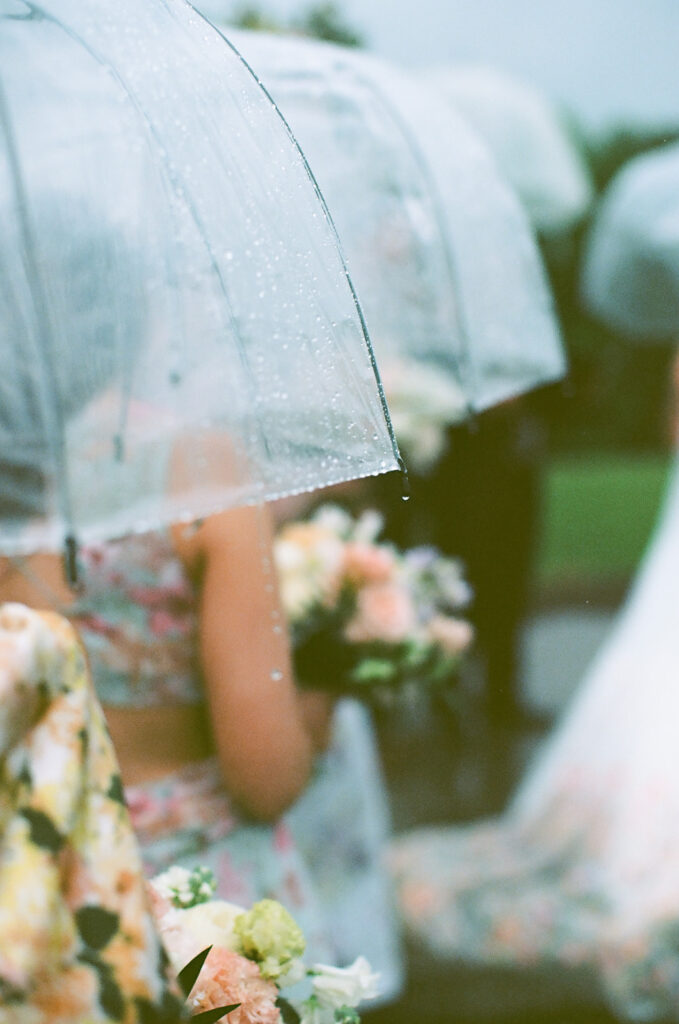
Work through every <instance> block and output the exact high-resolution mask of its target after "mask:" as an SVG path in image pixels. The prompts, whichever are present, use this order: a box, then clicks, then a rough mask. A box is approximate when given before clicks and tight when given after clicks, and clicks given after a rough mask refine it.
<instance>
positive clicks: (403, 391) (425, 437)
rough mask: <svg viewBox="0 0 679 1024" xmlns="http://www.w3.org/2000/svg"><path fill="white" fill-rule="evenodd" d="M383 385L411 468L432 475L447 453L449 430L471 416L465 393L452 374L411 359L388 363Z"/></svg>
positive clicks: (400, 441)
mask: <svg viewBox="0 0 679 1024" xmlns="http://www.w3.org/2000/svg"><path fill="white" fill-rule="evenodd" d="M382 384H383V386H384V392H385V394H386V396H387V401H388V403H389V412H390V413H391V419H392V423H393V426H394V433H395V434H396V439H397V440H398V443H399V447H400V448H401V450H402V452H403V455H404V457H405V460H406V463H407V465H408V466H409V468H410V469H412V470H413V471H414V472H415V473H420V474H425V473H428V472H429V471H430V470H431V469H432V468H433V466H434V465H435V463H436V462H437V461H438V460H439V458H440V457H441V455H442V454H443V452H444V451H445V448H446V444H447V431H448V428H449V427H452V426H455V424H457V423H461V422H462V421H463V420H464V419H466V417H467V416H468V415H469V405H468V403H467V400H466V398H465V395H464V392H463V391H462V389H461V387H460V386H459V384H457V383H456V382H455V381H454V380H453V378H452V376H451V375H450V374H449V373H446V372H443V371H441V370H440V369H438V368H436V367H434V366H431V367H427V366H424V365H423V364H422V363H420V362H414V361H413V360H407V359H392V360H390V361H388V362H386V363H385V364H384V365H383V367H382Z"/></svg>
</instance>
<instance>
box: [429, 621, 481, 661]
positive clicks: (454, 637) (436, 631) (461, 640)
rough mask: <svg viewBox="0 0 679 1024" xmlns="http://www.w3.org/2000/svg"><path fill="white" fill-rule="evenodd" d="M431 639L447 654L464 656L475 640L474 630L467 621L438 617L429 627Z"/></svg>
mask: <svg viewBox="0 0 679 1024" xmlns="http://www.w3.org/2000/svg"><path fill="white" fill-rule="evenodd" d="M427 632H428V633H429V637H430V639H431V640H433V641H434V643H436V644H438V645H439V647H441V648H443V650H444V651H445V652H446V654H462V653H463V652H464V651H466V650H467V648H468V647H469V645H470V644H471V642H472V640H473V639H474V629H473V627H472V626H471V625H470V623H468V622H467V621H466V619H454V618H452V617H450V616H447V615H437V616H436V617H435V618H433V619H432V620H431V622H430V623H429V625H428V627H427Z"/></svg>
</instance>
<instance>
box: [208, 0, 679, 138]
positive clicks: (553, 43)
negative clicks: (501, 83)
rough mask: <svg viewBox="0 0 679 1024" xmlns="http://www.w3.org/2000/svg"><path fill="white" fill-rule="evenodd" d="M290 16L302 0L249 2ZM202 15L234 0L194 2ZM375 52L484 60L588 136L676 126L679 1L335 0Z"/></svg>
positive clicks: (426, 59)
mask: <svg viewBox="0 0 679 1024" xmlns="http://www.w3.org/2000/svg"><path fill="white" fill-rule="evenodd" d="M255 2H258V3H259V6H260V7H261V8H262V9H263V10H266V11H268V12H271V13H272V14H278V15H282V16H283V17H289V16H290V15H292V14H295V13H297V12H299V10H300V9H301V8H303V7H305V6H308V3H309V2H311V0H306V2H305V0H255ZM201 3H202V9H203V10H204V12H205V13H206V14H207V15H208V16H212V17H217V16H218V15H219V14H221V13H223V12H224V13H226V14H228V12H229V11H233V10H234V8H235V7H237V6H239V3H238V2H237V0H199V4H201ZM337 3H338V6H339V7H340V9H341V10H342V12H343V13H344V14H345V15H346V19H347V20H348V21H349V22H350V23H351V25H352V26H354V27H356V28H357V29H359V30H361V31H362V32H363V33H364V35H365V37H366V39H367V40H368V43H369V46H370V48H371V49H372V50H374V51H375V52H376V53H379V54H380V55H382V56H384V57H388V58H390V59H393V60H395V61H397V62H399V63H401V64H405V65H408V66H411V67H414V68H426V67H436V66H440V65H445V64H447V63H450V62H460V61H465V62H469V61H472V62H484V63H490V64H492V65H494V66H496V67H499V68H501V69H503V70H505V71H509V72H513V73H514V74H516V75H518V76H520V77H522V78H523V79H524V80H527V81H529V82H531V83H532V84H534V85H537V86H538V87H540V88H541V89H543V90H544V91H545V92H547V93H548V94H549V95H551V96H552V97H554V98H555V99H557V100H559V101H561V102H562V103H564V104H565V105H566V106H568V107H569V108H571V109H572V110H573V111H574V112H575V113H576V114H577V115H578V116H579V118H580V119H581V121H583V123H584V124H585V126H586V127H588V128H589V129H590V130H592V131H600V130H603V131H606V130H608V129H610V128H611V127H616V126H618V125H625V126H627V125H630V124H632V125H634V124H639V125H642V126H644V125H647V124H650V125H652V126H653V127H664V126H665V125H676V124H678V123H679V0H337Z"/></svg>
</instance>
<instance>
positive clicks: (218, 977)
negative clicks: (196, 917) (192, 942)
mask: <svg viewBox="0 0 679 1024" xmlns="http://www.w3.org/2000/svg"><path fill="white" fill-rule="evenodd" d="M277 996H278V989H277V988H276V986H275V985H274V983H273V982H271V981H267V980H266V979H265V978H263V977H262V975H261V973H260V970H259V967H258V966H257V964H255V963H253V961H252V960H247V959H246V958H245V957H244V956H240V955H239V954H238V953H232V952H231V950H229V949H223V948H222V947H220V946H213V947H212V949H211V950H210V952H209V954H208V957H207V960H206V961H205V965H204V967H203V969H202V971H201V972H200V975H199V977H198V981H197V982H196V984H195V985H194V988H193V991H192V992H191V995H190V996H189V1003H190V1005H191V1009H192V1010H193V1011H194V1012H202V1011H204V1010H212V1009H214V1008H216V1007H217V1006H229V1005H232V1004H233V1003H240V1006H239V1008H238V1009H237V1010H234V1011H233V1013H231V1014H230V1015H229V1018H228V1020H229V1024H279V1022H280V1020H281V1015H280V1011H279V1009H278V1008H277V1006H276V998H277Z"/></svg>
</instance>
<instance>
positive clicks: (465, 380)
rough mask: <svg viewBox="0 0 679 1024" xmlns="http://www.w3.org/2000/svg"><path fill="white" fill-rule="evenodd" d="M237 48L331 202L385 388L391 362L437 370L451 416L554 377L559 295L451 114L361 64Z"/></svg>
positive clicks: (517, 214) (501, 186)
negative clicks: (447, 386) (454, 388)
mask: <svg viewBox="0 0 679 1024" xmlns="http://www.w3.org/2000/svg"><path fill="white" fill-rule="evenodd" d="M232 38H233V39H234V40H235V41H236V44H237V46H238V47H239V49H240V51H241V52H242V53H243V55H244V57H245V58H246V59H247V60H248V61H249V62H250V63H251V65H252V67H253V68H254V70H255V71H256V73H257V74H258V75H259V76H260V78H261V80H262V81H263V82H264V84H265V85H266V87H267V89H269V90H270V91H271V93H272V95H273V97H274V99H275V100H276V102H277V104H278V105H279V107H280V109H281V111H282V113H283V115H284V116H285V118H286V119H287V120H288V122H289V124H290V126H291V128H292V130H293V132H294V133H295V135H296V137H297V138H298V140H299V142H300V145H301V146H302V149H303V150H304V153H305V155H306V156H307V158H308V160H309V163H310V165H311V167H312V169H313V172H314V175H315V176H316V178H317V180H318V182H319V185H320V187H321V189H322V191H323V193H324V195H325V197H326V199H327V201H328V206H329V208H330V212H331V214H332V216H333V219H334V220H335V223H336V224H337V227H338V231H339V235H340V238H341V240H342V244H343V246H344V249H345V251H346V254H347V259H348V263H349V267H350V269H351V272H352V274H353V276H354V280H355V281H356V285H357V288H358V293H359V296H360V298H361V302H362V304H363V307H364V310H365V313H366V319H367V323H368V327H369V330H370V332H371V336H372V338H373V342H374V344H375V347H376V352H377V355H378V359H379V362H380V366H381V368H382V370H383V373H384V378H385V384H386V385H387V392H388V391H389V388H388V382H389V378H390V371H391V366H392V363H393V362H394V361H395V362H396V363H397V364H398V363H399V362H401V361H403V360H405V361H406V363H408V364H410V365H413V366H417V367H418V368H422V367H425V368H430V369H431V368H434V370H435V372H436V373H437V374H438V376H439V378H440V379H441V380H443V379H445V377H446V375H447V377H448V379H449V380H451V381H456V382H457V384H458V386H459V387H460V388H461V389H462V394H463V398H464V401H463V402H460V401H459V399H458V401H457V404H456V408H455V410H454V415H453V416H452V417H451V418H460V414H461V413H464V412H465V411H471V410H482V409H485V408H487V407H488V406H491V405H494V404H496V403H497V402H501V401H503V400H505V399H507V398H509V397H512V396H514V395H517V394H519V393H521V392H522V391H525V390H527V389H528V388H531V387H534V386H536V385H537V384H540V383H543V382H545V381H548V380H552V379H554V378H557V377H559V376H560V375H561V374H562V373H563V372H564V360H563V354H562V350H561V345H560V341H559V337H558V331H557V327H556V323H555V320H554V316H553V312H552V305H551V297H550V294H549V291H548V288H547V286H546V283H545V278H544V275H543V270H542V266H541V263H540V258H539V255H538V252H537V248H536V245H535V242H534V239H533V237H532V234H531V230H530V227H529V225H528V223H527V221H526V218H525V215H524V212H523V210H522V209H521V207H520V204H519V203H518V201H517V200H516V198H515V196H514V195H513V193H512V192H511V190H510V189H509V188H508V187H507V186H506V185H505V183H504V181H503V180H502V179H501V177H500V175H499V174H498V172H497V170H496V168H495V165H494V162H493V160H492V158H491V157H490V155H489V154H488V152H487V151H486V149H485V147H484V146H483V144H482V143H481V142H480V141H479V140H478V138H477V137H476V136H475V135H474V133H473V132H472V130H471V129H470V128H468V127H467V125H466V124H465V122H464V121H463V120H462V119H461V118H459V117H457V116H456V115H455V113H454V112H451V108H450V105H449V104H448V103H446V102H445V101H444V100H443V99H442V98H441V97H440V96H439V95H437V93H436V92H435V91H434V90H432V89H431V88H427V87H426V86H425V85H423V84H421V83H418V82H416V81H415V80H413V79H412V78H409V77H408V76H406V75H405V74H401V73H400V72H398V71H397V70H396V69H394V68H392V67H390V66H389V65H387V64H383V63H381V62H379V61H377V60H375V59H373V58H370V57H368V56H367V55H365V54H361V53H356V52H355V51H349V50H346V49H343V48H341V47H337V46H330V45H327V44H312V43H308V42H303V41H300V40H294V39H289V38H283V37H279V36H269V37H267V36H264V35H262V34H259V33H244V32H239V33H234V34H233V35H232ZM451 400H452V399H451ZM465 405H466V410H465Z"/></svg>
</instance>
